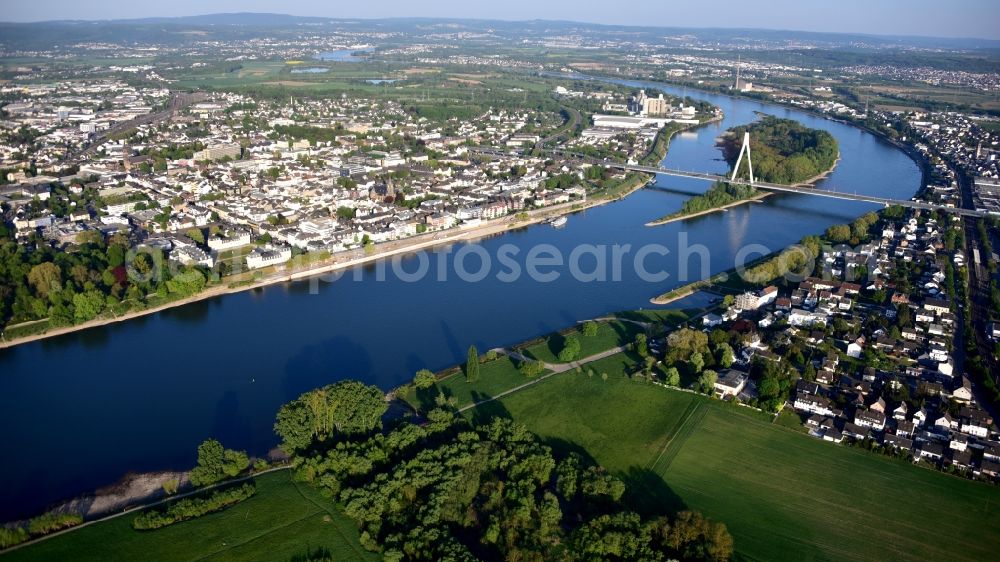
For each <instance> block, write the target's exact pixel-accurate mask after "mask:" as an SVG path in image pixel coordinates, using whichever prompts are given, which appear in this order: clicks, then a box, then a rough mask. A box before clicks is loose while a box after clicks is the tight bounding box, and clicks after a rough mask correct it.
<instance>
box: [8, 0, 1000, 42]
mask: <svg viewBox="0 0 1000 562" xmlns="http://www.w3.org/2000/svg"><path fill="white" fill-rule="evenodd" d="M220 12H269V13H282V14H292V15H298V16H326V17H336V18H385V17H410V16H420V17H456V18H483V19H504V20H529V19H550V20H551V19H560V20H571V21H581V22H594V23H606V24H622V25H651V26H665V27H749V28H763V29H792V30H802V31H829V32H845V33H846V32H850V33H868V34H877V35H925V36H935V37H978V38H985V39H1000V25H998V24H1000V0H833V1H830V0H682V1H676V0H638V1H634V2H629V3H622V2H616V1H614V0H602V1H596V0H499V1H498V0H489V1H483V0H424V1H421V0H377V1H375V2H358V1H356V0H348V1H344V0H327V1H323V0H282V1H281V2H273V1H271V2H265V1H262V0H171V1H170V2H136V1H135V0H96V1H81V0H33V1H31V2H26V1H21V0H15V1H14V2H11V3H10V4H8V5H7V6H6V7H5V8H4V10H3V13H2V14H0V20H3V21H21V22H23V21H45V20H55V19H86V20H95V19H96V20H104V19H125V18H142V17H152V16H188V15H198V14H211V13H220Z"/></svg>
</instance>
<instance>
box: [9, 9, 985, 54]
mask: <svg viewBox="0 0 1000 562" xmlns="http://www.w3.org/2000/svg"><path fill="white" fill-rule="evenodd" d="M317 24H331V25H340V26H357V27H365V26H375V27H388V28H394V29H405V28H407V27H411V28H423V27H426V26H428V25H435V24H437V25H446V26H448V27H449V28H451V29H455V28H456V26H465V27H467V28H470V29H482V28H483V27H488V28H499V29H501V30H505V31H516V30H517V29H521V30H524V31H527V32H538V31H540V29H551V28H566V29H570V28H576V29H579V28H584V29H591V30H594V31H597V32H600V31H602V30H626V31H633V32H639V33H642V32H646V33H649V32H652V31H656V32H660V33H662V32H664V31H666V32H671V33H679V34H688V35H694V36H699V37H701V36H706V37H712V38H719V39H740V38H743V37H747V36H748V34H751V35H750V36H749V37H747V38H749V39H754V40H764V41H781V40H795V39H802V40H811V41H819V42H825V43H839V44H845V45H851V44H854V45H855V46H856V45H858V44H860V45H866V46H870V47H876V48H877V47H892V46H894V45H899V44H900V43H907V44H912V45H913V46H919V47H942V48H962V49H997V50H1000V40H996V39H982V38H974V37H969V38H962V37H932V36H919V35H888V34H887V35H872V34H864V33H851V32H845V33H839V32H820V31H799V30H789V29H762V28H735V27H734V28H730V27H680V26H651V25H618V24H602V23H594V22H576V21H570V20H542V19H531V20H498V19H475V18H446V17H441V18H436V17H390V18H335V17H327V16H297V15H291V14H280V13H269V12H231V13H226V12H222V13H212V14H200V15H185V16H156V17H146V18H128V19H102V20H46V21H37V22H4V21H0V31H3V30H5V29H7V30H16V29H18V28H21V29H25V28H35V29H38V28H42V27H60V28H64V29H65V28H66V27H71V28H74V29H75V30H83V29H87V28H90V29H97V28H102V27H114V28H121V27H128V26H137V27H144V26H177V27H183V26H190V27H247V28H282V27H294V26H300V25H317Z"/></svg>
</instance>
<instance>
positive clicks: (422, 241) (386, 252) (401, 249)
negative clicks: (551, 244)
mask: <svg viewBox="0 0 1000 562" xmlns="http://www.w3.org/2000/svg"><path fill="white" fill-rule="evenodd" d="M645 185H646V182H644V181H643V182H638V183H637V184H636V185H635V186H632V187H631V188H629V189H627V190H626V191H624V192H623V193H621V194H620V195H618V196H617V197H614V198H611V199H603V198H600V199H588V200H586V201H573V202H569V203H562V204H560V205H553V206H551V207H544V208H541V209H536V210H532V211H527V213H528V218H527V219H524V220H518V219H517V218H516V217H515V216H509V217H505V218H502V219H497V220H493V221H489V222H487V223H484V224H482V225H480V226H476V227H471V228H451V229H448V230H445V231H438V232H433V233H427V234H419V235H417V236H413V237H410V238H406V239H404V240H394V241H391V242H385V243H383V244H379V245H377V246H376V249H377V251H376V252H374V253H371V254H365V253H364V252H359V251H357V250H352V251H350V252H342V253H340V254H339V255H334V256H333V257H332V258H331V259H329V260H326V261H323V262H319V263H316V264H312V265H310V266H307V267H305V268H302V269H298V270H296V269H292V270H290V271H287V272H281V273H275V274H272V275H269V276H267V277H265V278H263V279H260V280H259V281H255V282H253V283H248V284H245V285H240V286H237V287H229V286H227V285H217V286H214V287H211V288H209V289H206V290H204V291H202V292H200V293H198V294H197V295H192V296H190V297H187V298H184V299H179V300H176V301H171V302H168V303H164V304H162V305H159V306H155V307H152V308H147V309H144V310H137V311H134V312H129V313H127V314H123V315H120V316H113V317H111V318H99V319H95V320H91V321H89V322H84V323H82V324H76V325H74V326H66V327H62V328H54V329H51V330H48V331H46V332H43V333H40V334H33V335H30V336H24V337H21V338H17V339H13V340H7V339H3V340H0V349H3V348H6V347H13V346H16V345H20V344H24V343H29V342H33V341H38V340H42V339H45V338H52V337H56V336H61V335H64V334H70V333H73V332H78V331H81V330H87V329H89V328H96V327H99V326H106V325H108V324H113V323H116V322H124V321H126V320H131V319H133V318H139V317H141V316H146V315H149V314H156V313H157V312H161V311H163V310H167V309H170V308H174V307H178V306H184V305H186V304H191V303H194V302H198V301H202V300H206V299H212V298H215V297H220V296H223V295H229V294H233V293H240V292H243V291H250V290H253V289H259V288H262V287H267V286H269V285H274V284H277V283H287V282H290V281H297V280H300V279H306V278H309V277H312V276H315V275H322V274H326V273H332V272H334V271H338V270H341V269H347V268H352V267H356V266H359V265H364V264H367V263H371V262H374V261H377V260H380V259H385V258H389V257H392V256H395V255H398V254H406V253H409V252H416V251H420V250H426V249H428V248H433V247H436V246H446V245H448V244H454V243H456V242H465V241H470V240H476V239H479V238H484V237H487V236H493V235H497V234H502V233H504V232H507V231H509V230H514V229H517V228H523V227H526V226H530V225H533V224H537V223H540V222H542V221H545V220H547V219H550V218H553V217H556V216H559V215H564V214H570V213H575V212H578V211H582V210H584V209H589V208H591V207H596V206H598V205H604V204H606V203H611V202H613V201H618V200H620V199H623V198H625V197H627V196H628V195H630V194H631V193H633V192H634V191H636V190H639V189H641V188H643V187H644V186H645Z"/></svg>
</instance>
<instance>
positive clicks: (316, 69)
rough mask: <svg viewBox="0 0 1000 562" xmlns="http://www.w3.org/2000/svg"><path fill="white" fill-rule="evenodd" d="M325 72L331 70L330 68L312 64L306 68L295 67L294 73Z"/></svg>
mask: <svg viewBox="0 0 1000 562" xmlns="http://www.w3.org/2000/svg"><path fill="white" fill-rule="evenodd" d="M324 72H330V69H329V68H326V67H325V66H310V67H306V68H293V69H292V72H291V73H292V74H323V73H324Z"/></svg>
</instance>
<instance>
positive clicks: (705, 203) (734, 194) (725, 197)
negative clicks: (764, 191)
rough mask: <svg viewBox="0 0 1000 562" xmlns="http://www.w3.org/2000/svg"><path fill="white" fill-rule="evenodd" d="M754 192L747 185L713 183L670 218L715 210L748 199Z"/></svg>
mask: <svg viewBox="0 0 1000 562" xmlns="http://www.w3.org/2000/svg"><path fill="white" fill-rule="evenodd" d="M756 192H757V190H755V189H754V188H753V187H751V186H749V185H739V184H729V183H725V182H715V183H714V184H712V187H709V188H708V190H707V191H705V193H704V194H702V195H696V196H694V197H692V198H690V199H688V200H687V201H685V202H684V204H683V205H681V208H680V210H679V211H677V212H676V213H674V214H673V215H671V216H688V215H693V214H695V213H700V212H703V211H707V210H709V209H717V208H719V207H723V206H725V205H728V204H730V203H735V202H736V201H742V200H744V199H749V198H750V197H753V196H754V194H755V193H756Z"/></svg>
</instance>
